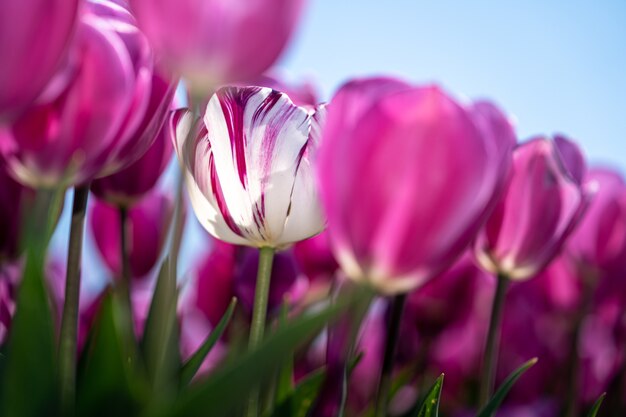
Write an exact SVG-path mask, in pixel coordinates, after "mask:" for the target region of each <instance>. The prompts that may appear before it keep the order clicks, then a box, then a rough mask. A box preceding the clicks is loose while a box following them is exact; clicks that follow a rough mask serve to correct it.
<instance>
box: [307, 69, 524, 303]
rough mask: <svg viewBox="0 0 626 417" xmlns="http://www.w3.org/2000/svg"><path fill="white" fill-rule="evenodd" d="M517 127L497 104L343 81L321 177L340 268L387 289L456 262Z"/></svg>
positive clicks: (495, 189) (409, 285)
mask: <svg viewBox="0 0 626 417" xmlns="http://www.w3.org/2000/svg"><path fill="white" fill-rule="evenodd" d="M514 143H515V135H514V132H513V130H512V127H511V125H510V124H509V122H508V120H507V119H506V118H505V117H504V115H503V114H502V113H501V112H500V111H499V110H498V109H497V108H496V107H495V106H494V105H492V104H489V103H486V102H477V103H474V104H470V105H467V106H464V105H461V104H459V103H457V102H456V101H454V100H453V99H452V98H451V97H449V96H448V95H446V94H445V93H444V92H443V91H442V90H441V89H439V88H437V87H412V86H410V85H407V84H406V83H403V82H401V81H397V80H393V79H387V78H371V79H364V80H356V81H352V82H349V83H348V84H346V85H344V86H343V87H342V88H340V90H339V91H338V92H337V94H336V95H335V97H334V98H333V99H332V101H331V103H330V104H329V107H328V121H327V125H326V128H325V129H324V132H323V139H322V142H321V147H320V151H319V164H318V179H319V183H320V192H321V196H322V201H323V203H324V208H325V209H326V215H327V217H328V231H329V235H330V238H331V242H332V244H333V248H334V252H335V255H336V257H337V260H338V261H339V264H340V265H341V266H342V269H343V270H344V272H345V273H346V274H347V275H348V276H349V277H350V278H352V279H354V280H357V281H366V282H368V283H369V284H370V285H372V286H373V287H375V288H376V289H377V290H378V291H380V292H382V293H385V294H396V293H402V292H408V291H410V290H412V289H414V288H416V287H418V286H419V285H421V284H423V283H424V282H426V281H427V280H428V279H430V278H432V277H433V276H435V275H436V274H438V273H439V272H441V271H442V270H443V269H445V268H447V267H448V266H450V264H451V263H453V262H454V260H455V259H456V258H457V257H459V256H460V255H461V253H462V251H463V250H464V249H465V248H466V247H467V246H468V245H469V243H470V241H471V240H472V239H473V238H474V236H475V234H476V233H477V231H478V229H479V228H480V226H481V225H482V223H483V220H484V219H485V217H486V216H487V214H489V212H490V210H491V208H492V207H493V206H494V205H495V201H496V199H497V197H498V196H499V194H500V191H501V189H502V188H503V184H504V182H505V180H506V178H507V173H508V170H509V165H510V159H511V149H512V147H513V145H514Z"/></svg>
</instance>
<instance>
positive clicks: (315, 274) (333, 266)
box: [293, 231, 339, 283]
mask: <svg viewBox="0 0 626 417" xmlns="http://www.w3.org/2000/svg"><path fill="white" fill-rule="evenodd" d="M293 253H294V256H295V258H296V261H297V262H298V266H299V267H300V269H301V270H302V272H303V273H304V274H305V275H306V276H307V277H308V278H309V280H310V281H311V282H312V283H315V282H319V281H321V282H329V281H331V279H332V278H333V276H334V275H335V272H336V271H337V269H338V268H339V264H338V263H337V261H336V260H335V256H334V255H333V253H332V251H331V248H330V241H329V238H328V232H327V231H324V232H322V233H320V234H319V235H317V236H313V237H312V238H309V239H306V240H302V241H300V242H298V243H296V244H295V245H294V246H293Z"/></svg>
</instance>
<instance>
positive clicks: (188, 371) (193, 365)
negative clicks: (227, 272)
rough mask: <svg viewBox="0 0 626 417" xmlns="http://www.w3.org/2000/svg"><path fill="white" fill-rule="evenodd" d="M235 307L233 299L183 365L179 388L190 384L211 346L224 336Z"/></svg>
mask: <svg viewBox="0 0 626 417" xmlns="http://www.w3.org/2000/svg"><path fill="white" fill-rule="evenodd" d="M236 306H237V299H236V298H234V297H233V299H232V300H231V302H230V304H229V305H228V308H227V309H226V312H225V313H224V315H223V316H222V318H221V319H220V321H219V323H218V324H217V326H215V329H213V331H212V332H211V334H209V336H208V337H207V338H206V340H205V341H204V343H202V346H200V348H199V349H198V350H197V351H196V352H195V353H194V354H193V355H192V356H191V358H189V360H188V361H187V362H186V363H185V364H184V365H183V368H182V369H181V374H180V386H181V387H185V386H187V385H188V384H189V383H190V382H191V380H192V379H193V377H194V376H195V375H196V372H198V369H200V366H201V365H202V362H204V359H205V358H206V357H207V355H208V354H209V352H211V349H213V346H215V344H216V343H217V341H218V340H220V338H221V337H222V334H224V330H226V326H228V323H230V319H231V317H232V316H233V313H234V312H235V307H236Z"/></svg>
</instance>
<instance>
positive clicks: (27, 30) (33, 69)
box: [0, 0, 81, 121]
mask: <svg viewBox="0 0 626 417" xmlns="http://www.w3.org/2000/svg"><path fill="white" fill-rule="evenodd" d="M80 3H81V2H80V1H79V0H52V1H50V0H21V1H3V2H2V3H1V4H0V62H2V65H1V66H0V121H2V120H3V119H11V118H13V117H15V116H17V115H18V114H19V113H20V112H21V111H23V110H24V108H25V107H26V106H27V105H29V104H30V103H31V102H32V101H33V100H35V99H36V98H37V96H38V95H39V94H40V93H41V92H42V90H43V89H44V87H45V86H46V84H47V83H48V81H49V80H50V79H51V78H52V76H53V75H54V73H55V71H56V70H57V69H58V67H59V66H60V65H61V62H62V61H63V59H64V58H65V54H66V53H67V45H68V44H69V43H70V39H71V37H72V35H73V34H74V28H75V26H76V21H77V16H78V9H79V5H80Z"/></svg>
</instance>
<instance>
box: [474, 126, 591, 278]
mask: <svg viewBox="0 0 626 417" xmlns="http://www.w3.org/2000/svg"><path fill="white" fill-rule="evenodd" d="M584 172H585V164H584V160H583V156H582V154H581V153H580V151H579V150H578V147H577V146H576V145H575V144H574V143H573V142H571V141H569V140H568V139H565V138H564V137H561V136H557V137H556V138H555V139H554V140H553V141H551V140H548V139H547V138H536V139H533V140H530V141H528V142H526V143H524V144H522V145H520V146H519V147H517V148H516V150H515V152H514V153H513V172H512V176H511V180H510V182H509V184H508V188H507V190H506V193H505V195H504V196H503V198H502V200H501V201H500V202H499V203H498V206H497V207H496V209H495V210H494V212H493V214H492V215H491V217H490V218H489V220H488V221H487V223H486V225H485V227H484V228H483V230H482V232H481V233H480V235H479V237H478V239H477V241H476V244H475V251H476V256H477V259H478V261H479V262H480V264H481V265H482V266H483V267H484V268H485V269H487V270H488V271H490V272H493V273H501V274H505V275H506V276H507V277H509V278H511V279H527V278H530V277H532V276H533V275H535V274H537V273H538V272H539V271H541V269H543V268H544V267H545V266H546V265H547V264H548V263H549V262H550V261H551V260H552V259H553V258H554V256H555V255H557V253H558V251H559V250H560V249H561V246H562V244H563V242H564V241H565V239H566V238H567V237H568V236H569V234H570V233H571V231H572V230H573V229H574V227H575V226H576V224H577V222H578V221H579V220H580V218H581V216H582V214H583V212H584V210H585V208H586V206H587V202H588V200H589V197H590V191H589V190H588V189H586V188H585V187H583V186H582V179H583V176H584Z"/></svg>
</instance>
